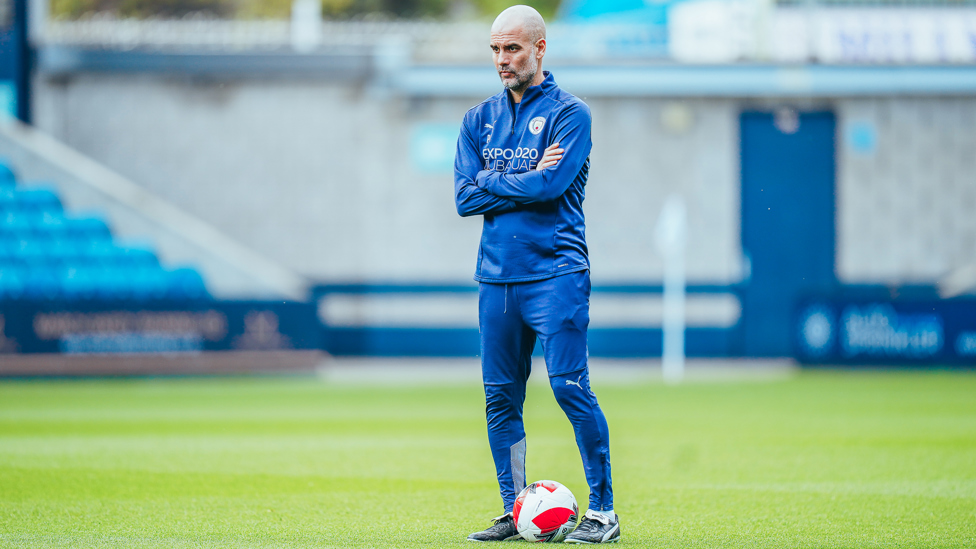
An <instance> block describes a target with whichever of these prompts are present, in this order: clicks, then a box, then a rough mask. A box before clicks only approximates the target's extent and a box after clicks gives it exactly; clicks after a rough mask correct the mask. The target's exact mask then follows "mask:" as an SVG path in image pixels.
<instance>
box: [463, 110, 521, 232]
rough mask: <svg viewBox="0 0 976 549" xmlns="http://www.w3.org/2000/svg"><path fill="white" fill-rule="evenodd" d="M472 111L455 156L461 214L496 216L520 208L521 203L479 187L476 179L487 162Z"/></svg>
mask: <svg viewBox="0 0 976 549" xmlns="http://www.w3.org/2000/svg"><path fill="white" fill-rule="evenodd" d="M470 114H471V113H468V115H466V116H465V117H464V122H463V123H462V124H461V134H460V135H459V136H458V142H457V152H456V153H455V155H454V202H455V205H456V206H457V212H458V215H460V216H462V217H468V216H472V215H493V214H499V213H504V212H510V211H512V210H515V209H517V208H518V204H517V203H515V202H513V201H512V200H507V199H505V198H501V197H498V196H495V195H493V194H492V193H490V192H488V191H486V190H484V189H481V188H479V187H478V185H477V184H476V183H475V181H474V178H475V177H476V176H477V174H478V172H479V171H480V170H481V168H482V164H483V161H482V159H481V155H480V154H478V144H477V142H476V141H475V139H474V137H473V136H472V135H471V129H470V127H471V124H473V123H474V121H473V120H472V117H471V116H470Z"/></svg>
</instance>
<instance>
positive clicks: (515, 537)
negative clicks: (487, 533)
mask: <svg viewBox="0 0 976 549" xmlns="http://www.w3.org/2000/svg"><path fill="white" fill-rule="evenodd" d="M521 538H522V536H520V535H518V534H516V535H514V536H512V537H510V538H505V539H502V540H498V539H471V538H468V541H473V542H475V543H491V542H493V541H512V540H513V539H521Z"/></svg>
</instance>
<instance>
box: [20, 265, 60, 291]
mask: <svg viewBox="0 0 976 549" xmlns="http://www.w3.org/2000/svg"><path fill="white" fill-rule="evenodd" d="M58 274H59V273H58V272H57V271H56V270H54V269H51V268H48V267H36V268H31V269H29V270H28V271H27V278H26V279H24V297H27V298H29V299H54V298H56V297H58V296H59V295H60V294H61V280H60V279H59V276H58Z"/></svg>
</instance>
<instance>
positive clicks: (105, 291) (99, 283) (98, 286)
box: [94, 268, 134, 299]
mask: <svg viewBox="0 0 976 549" xmlns="http://www.w3.org/2000/svg"><path fill="white" fill-rule="evenodd" d="M94 274H95V277H94V278H95V297H97V298H99V299H128V298H130V297H132V288H133V285H134V283H133V281H132V279H131V277H130V276H129V273H128V271H127V270H126V269H105V268H103V269H97V270H95V271H94Z"/></svg>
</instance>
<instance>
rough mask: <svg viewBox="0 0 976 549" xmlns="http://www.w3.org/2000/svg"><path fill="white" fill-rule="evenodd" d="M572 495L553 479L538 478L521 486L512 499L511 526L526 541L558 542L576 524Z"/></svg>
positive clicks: (575, 509) (575, 511)
mask: <svg viewBox="0 0 976 549" xmlns="http://www.w3.org/2000/svg"><path fill="white" fill-rule="evenodd" d="M578 517H579V508H578V507H577V506H576V498H575V497H573V493H572V492H570V491H569V488H566V487H565V486H563V485H562V484H559V483H558V482H556V481H554V480H540V481H539V482H533V483H532V484H530V485H528V486H526V487H525V489H524V490H522V493H520V494H519V495H518V498H516V499H515V509H513V511H512V518H514V519H515V529H516V530H518V533H519V534H520V535H521V536H522V537H523V538H525V539H527V540H529V541H545V542H552V543H558V542H560V541H562V540H563V539H564V538H565V537H566V534H568V533H570V532H572V531H573V530H574V529H575V528H576V519H577V518H578Z"/></svg>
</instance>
